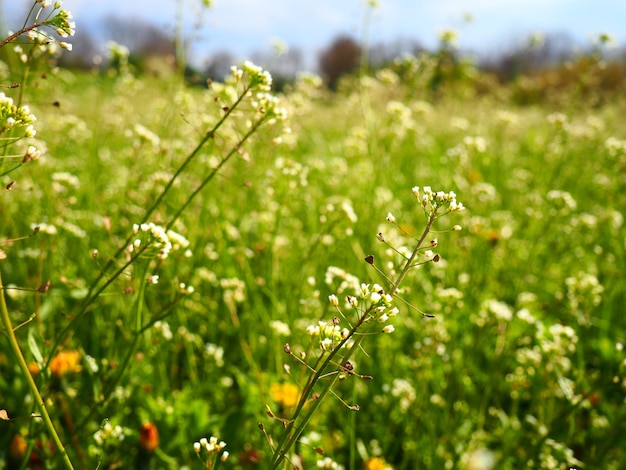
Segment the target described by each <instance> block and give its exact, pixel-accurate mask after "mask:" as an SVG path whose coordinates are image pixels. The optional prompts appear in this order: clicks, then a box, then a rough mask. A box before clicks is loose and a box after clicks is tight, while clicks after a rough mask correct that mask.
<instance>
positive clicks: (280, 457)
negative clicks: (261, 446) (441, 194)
mask: <svg viewBox="0 0 626 470" xmlns="http://www.w3.org/2000/svg"><path fill="white" fill-rule="evenodd" d="M436 218H437V213H436V212H435V213H433V214H430V216H429V218H428V222H427V223H426V227H425V228H424V231H423V232H422V235H421V236H420V238H419V239H418V241H417V243H416V245H415V248H414V250H413V252H412V253H411V256H410V257H409V258H408V259H407V261H406V263H405V264H404V268H403V269H402V271H401V272H400V275H399V276H398V278H397V279H396V280H395V281H394V282H393V284H392V286H391V289H390V290H389V295H393V294H394V293H395V292H396V291H397V290H398V287H399V286H400V284H401V283H402V281H403V280H404V278H405V277H406V275H407V274H408V272H409V270H410V269H411V267H412V265H413V261H414V260H415V258H416V257H417V254H418V253H419V250H420V248H421V247H422V245H423V243H424V241H425V240H426V237H427V236H428V233H429V232H430V230H431V228H432V225H433V223H434V221H435V220H436ZM373 310H374V307H370V308H368V309H367V310H366V311H365V312H364V313H363V315H362V316H361V318H360V319H359V321H358V322H357V323H356V324H355V325H354V326H353V327H352V329H351V330H350V332H349V334H348V335H347V336H346V338H344V339H343V340H342V341H341V342H339V343H338V344H337V346H335V348H334V349H333V350H332V351H331V352H330V354H329V355H328V356H327V357H326V359H325V360H324V361H323V362H322V364H321V365H320V366H319V367H318V368H317V369H316V372H315V374H314V375H313V376H312V377H311V379H310V380H309V381H308V383H307V385H306V386H305V388H304V390H303V392H302V395H301V397H300V401H299V402H298V405H297V407H296V410H295V411H294V413H293V416H292V418H291V419H290V420H289V424H288V425H287V428H286V429H285V432H284V433H283V437H282V439H281V440H280V442H279V443H278V445H277V447H276V448H275V449H274V455H273V460H272V465H271V469H272V470H277V469H278V467H279V466H280V464H281V463H282V462H283V461H284V460H285V458H286V456H287V452H288V451H289V449H291V447H292V446H293V445H294V444H295V443H296V441H297V440H298V439H299V438H300V435H301V434H302V432H303V431H304V429H305V428H306V426H307V424H308V423H309V422H310V420H311V418H312V417H313V415H314V414H315V413H316V411H317V410H318V408H319V407H320V405H321V403H322V401H323V400H324V398H325V397H326V395H328V393H329V392H330V390H331V389H332V387H333V386H334V385H335V383H336V382H337V380H338V378H339V374H335V375H334V376H333V377H332V378H331V379H330V380H329V381H328V382H327V383H326V385H325V386H324V388H323V389H322V391H321V392H320V394H319V396H318V397H317V398H316V400H315V401H314V402H313V403H312V404H311V405H310V407H309V408H308V411H307V412H306V414H305V415H304V416H303V417H301V416H300V414H301V412H302V410H303V409H304V406H305V405H306V403H307V402H308V400H309V397H310V396H311V394H312V392H313V388H314V387H315V386H316V385H317V383H318V382H319V381H320V379H321V377H322V375H324V374H325V373H326V370H327V369H328V367H329V366H330V365H331V364H332V362H333V360H334V358H335V356H337V354H338V353H339V351H340V350H341V349H342V348H343V346H344V345H345V344H346V342H347V341H348V340H350V339H354V343H353V345H352V346H351V348H350V349H349V350H347V351H346V353H345V355H344V356H343V358H342V359H341V361H340V365H339V369H341V368H343V367H344V366H345V365H346V364H347V363H348V361H349V359H350V357H351V356H352V354H353V353H354V351H356V350H357V349H358V348H359V346H360V344H361V342H362V341H363V339H364V338H365V337H366V336H367V334H368V333H369V332H370V330H371V329H372V328H373V327H374V323H372V324H370V326H369V328H367V329H366V331H364V332H362V334H360V335H358V336H357V335H356V333H357V332H358V331H359V330H360V329H361V327H362V326H363V324H364V323H365V322H366V321H368V320H369V319H371V318H372V317H371V313H372V311H373ZM296 421H297V425H296Z"/></svg>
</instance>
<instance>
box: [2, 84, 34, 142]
mask: <svg viewBox="0 0 626 470" xmlns="http://www.w3.org/2000/svg"><path fill="white" fill-rule="evenodd" d="M36 120H37V118H36V117H35V115H34V114H32V113H31V112H30V108H29V107H28V105H23V106H19V107H18V106H15V104H13V98H11V97H9V96H6V95H5V94H4V93H2V92H0V135H2V134H3V133H5V132H7V131H9V130H11V129H16V128H19V127H24V128H25V130H24V136H25V137H34V136H35V134H36V132H35V129H34V128H33V125H32V124H33V123H34V122H35V121H36Z"/></svg>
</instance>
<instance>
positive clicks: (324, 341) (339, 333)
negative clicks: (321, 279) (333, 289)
mask: <svg viewBox="0 0 626 470" xmlns="http://www.w3.org/2000/svg"><path fill="white" fill-rule="evenodd" d="M331 297H332V296H331ZM332 302H333V300H332V299H331V303H332ZM306 332H307V333H308V334H309V336H312V337H317V338H319V344H320V348H322V350H323V351H328V350H331V349H333V348H334V347H335V346H336V345H337V344H339V343H340V342H341V341H343V340H344V339H346V338H347V337H348V335H349V334H350V331H349V330H348V329H347V328H341V326H339V324H338V320H333V321H332V322H324V321H319V322H317V324H315V325H309V326H308V327H307V329H306ZM344 347H348V343H345V344H344Z"/></svg>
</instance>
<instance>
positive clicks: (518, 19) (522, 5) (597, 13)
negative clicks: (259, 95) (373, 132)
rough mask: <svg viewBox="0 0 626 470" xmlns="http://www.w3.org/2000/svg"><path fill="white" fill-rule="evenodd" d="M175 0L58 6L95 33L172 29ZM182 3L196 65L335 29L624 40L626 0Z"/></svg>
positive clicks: (492, 39)
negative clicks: (134, 25)
mask: <svg viewBox="0 0 626 470" xmlns="http://www.w3.org/2000/svg"><path fill="white" fill-rule="evenodd" d="M179 1H181V0H105V1H102V0H99V1H98V0H63V6H64V8H66V9H67V10H69V11H71V12H72V13H73V15H74V17H75V20H76V24H77V30H78V31H80V29H81V28H89V29H90V30H92V31H96V30H98V28H99V25H101V24H102V21H103V18H106V17H107V16H108V15H111V14H114V15H116V16H118V17H121V18H138V19H141V20H142V21H145V22H151V23H154V24H155V25H158V26H163V27H164V28H165V29H166V31H168V32H171V31H172V30H173V25H174V18H175V15H176V8H177V4H178V3H179ZM182 1H183V5H184V7H185V10H184V18H185V23H186V24H187V25H188V29H189V28H190V27H191V25H192V24H193V22H194V21H197V20H198V19H199V18H200V19H201V22H202V25H203V26H202V28H201V29H200V30H199V31H198V34H199V36H200V37H201V39H200V40H198V41H197V42H196V43H195V47H194V48H193V52H194V54H195V57H194V61H195V62H196V63H198V62H200V61H201V60H202V58H203V57H206V56H210V55H211V54H213V53H215V52H218V51H225V50H227V51H230V52H231V53H233V54H234V55H235V56H236V57H237V58H239V59H244V58H246V57H248V56H250V54H252V53H253V52H258V51H271V48H272V44H273V43H274V42H275V41H276V40H279V41H281V42H283V43H286V44H287V45H288V46H289V47H292V48H299V49H301V50H302V51H304V52H305V54H308V55H309V56H315V55H316V54H317V53H318V52H319V51H320V50H321V49H323V48H324V47H326V46H328V45H329V44H330V42H331V41H332V39H333V38H335V37H336V36H338V35H339V34H348V35H351V36H352V37H354V38H355V39H357V40H358V41H359V42H363V40H364V39H365V38H366V39H367V41H368V42H369V43H370V44H376V43H381V42H384V43H391V42H393V41H396V40H398V39H401V40H406V41H409V40H413V41H417V42H419V43H420V44H422V45H424V46H426V47H433V46H435V45H436V44H437V33H438V32H439V31H440V30H443V29H449V28H452V29H456V30H458V31H459V39H458V43H459V47H460V48H461V49H462V50H466V51H472V52H474V53H478V54H482V55H486V54H493V53H495V54H497V53H502V52H506V51H507V50H510V49H513V48H514V47H516V46H519V45H520V44H522V43H523V42H524V41H525V40H526V39H527V38H528V37H529V36H530V35H531V34H532V33H535V32H539V33H544V34H547V33H565V34H568V35H569V36H571V37H572V39H573V40H575V41H576V42H577V43H578V44H579V45H580V44H582V45H585V44H588V43H589V39H588V38H589V37H590V36H593V35H598V34H599V33H609V34H611V35H613V36H614V37H615V38H616V39H617V41H618V44H619V45H620V46H624V45H626V27H625V26H624V25H626V0H379V1H378V3H379V6H378V7H377V8H375V9H373V10H372V9H371V8H370V7H369V6H368V3H367V2H366V1H365V0H215V1H214V3H215V6H214V7H213V8H211V9H201V8H199V5H200V0H182ZM17 4H21V5H22V6H21V8H22V10H23V9H25V8H26V6H27V5H30V4H32V1H30V0H4V1H2V0H0V6H1V7H2V8H3V9H4V11H5V12H6V14H7V16H9V17H10V16H11V15H12V11H10V10H12V9H13V8H15V5H17ZM467 15H471V18H472V20H471V21H469V22H468V21H466V19H465V18H466V17H467ZM76 40H78V38H76Z"/></svg>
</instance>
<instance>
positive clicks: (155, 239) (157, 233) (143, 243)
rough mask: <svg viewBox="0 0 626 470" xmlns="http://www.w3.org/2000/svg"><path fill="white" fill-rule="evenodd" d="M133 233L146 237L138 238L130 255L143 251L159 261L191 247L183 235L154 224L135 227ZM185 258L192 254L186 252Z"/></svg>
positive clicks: (131, 246)
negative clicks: (173, 252) (172, 253)
mask: <svg viewBox="0 0 626 470" xmlns="http://www.w3.org/2000/svg"><path fill="white" fill-rule="evenodd" d="M133 233H135V234H137V235H145V237H144V236H141V237H139V238H136V239H135V240H134V241H133V242H132V243H131V244H130V245H129V246H128V248H127V249H126V251H127V252H128V253H129V254H131V253H134V252H136V251H138V250H141V249H143V250H144V254H146V255H155V256H156V257H157V258H159V259H165V258H167V257H168V256H169V254H170V252H172V251H178V250H180V249H187V248H188V247H189V240H187V239H186V238H185V237H183V236H182V235H181V234H179V233H177V232H174V231H173V230H165V228H164V227H162V226H160V225H156V224H154V223H152V222H150V223H144V224H141V225H139V224H135V225H133ZM146 237H147V239H146ZM147 250H149V252H148V253H146V251H147ZM185 256H191V252H190V251H189V250H186V251H185ZM157 279H158V278H157ZM155 284H156V283H155Z"/></svg>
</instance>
